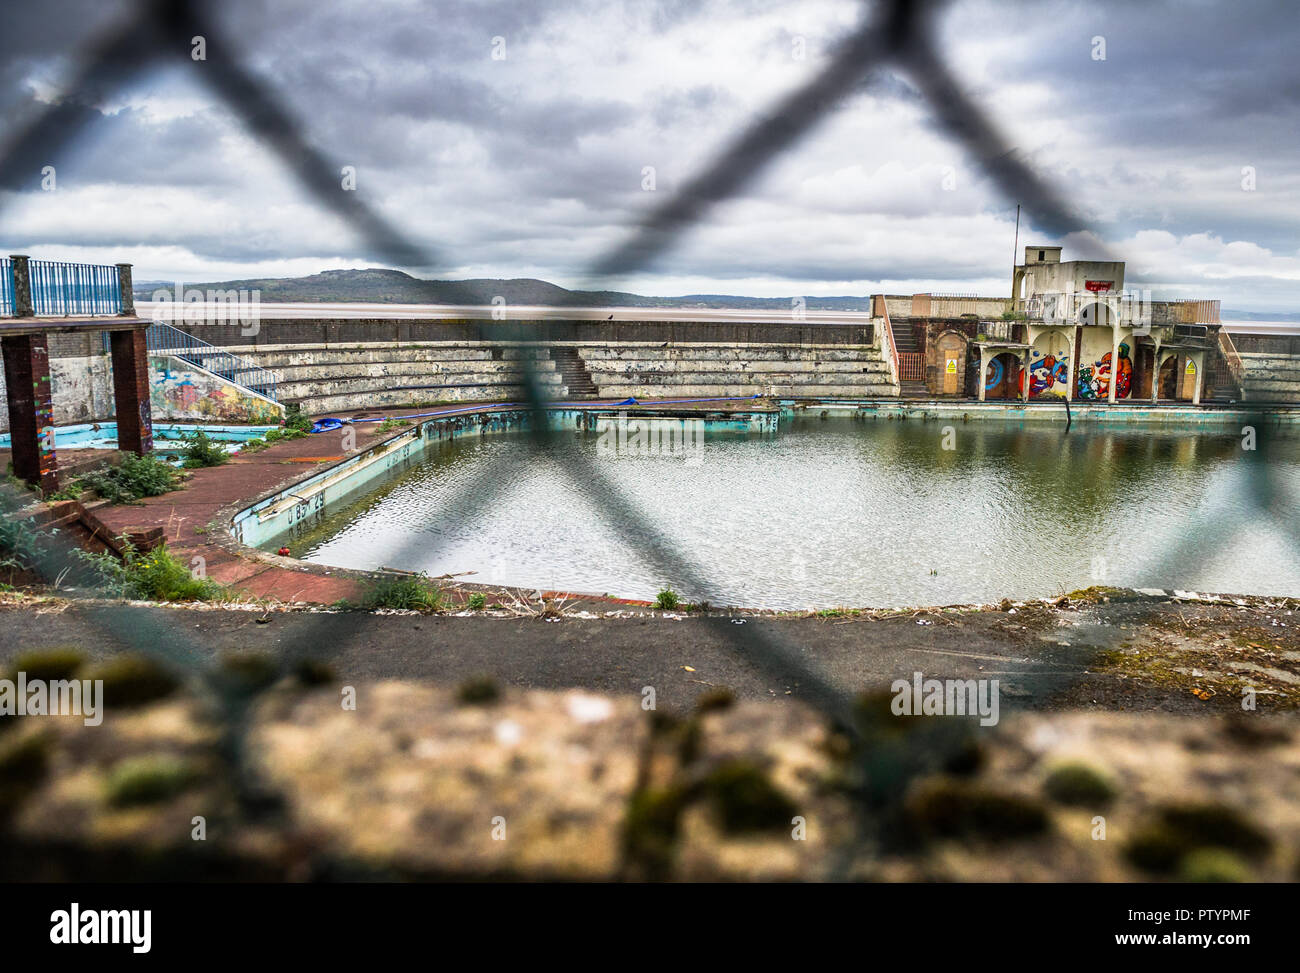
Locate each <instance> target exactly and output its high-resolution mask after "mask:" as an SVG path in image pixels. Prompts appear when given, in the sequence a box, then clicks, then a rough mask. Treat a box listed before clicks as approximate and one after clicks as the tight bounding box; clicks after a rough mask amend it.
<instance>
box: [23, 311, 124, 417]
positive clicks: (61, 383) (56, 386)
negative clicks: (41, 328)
mask: <svg viewBox="0 0 1300 973" xmlns="http://www.w3.org/2000/svg"><path fill="white" fill-rule="evenodd" d="M49 348H50V384H51V385H52V386H53V394H54V422H55V424H56V425H68V424H71V423H76V422H93V421H96V420H100V419H111V418H112V417H113V371H112V368H111V367H110V366H109V360H108V356H107V355H105V354H104V345H103V339H102V338H100V336H99V335H97V334H93V335H86V334H78V335H51V336H50V338H49ZM8 431H9V407H8V396H7V395H6V394H5V380H4V370H3V369H0V432H8Z"/></svg>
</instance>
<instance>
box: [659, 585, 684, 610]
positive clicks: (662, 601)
mask: <svg viewBox="0 0 1300 973" xmlns="http://www.w3.org/2000/svg"><path fill="white" fill-rule="evenodd" d="M678 604H679V599H678V598H677V592H675V591H673V589H672V588H665V589H664V590H663V591H661V592H659V594H658V596H657V597H656V598H655V607H656V608H662V609H663V610H664V611H672V610H673V609H674V608H676V607H677V605H678Z"/></svg>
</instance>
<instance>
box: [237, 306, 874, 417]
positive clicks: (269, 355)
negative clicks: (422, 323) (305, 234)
mask: <svg viewBox="0 0 1300 973" xmlns="http://www.w3.org/2000/svg"><path fill="white" fill-rule="evenodd" d="M846 330H848V331H851V332H861V331H864V330H865V329H860V328H851V329H846ZM549 347H563V348H573V349H574V350H576V351H577V352H578V354H579V356H580V357H581V358H582V360H583V363H584V364H585V366H586V369H587V371H588V373H589V374H590V376H591V379H592V381H593V382H594V383H595V385H596V388H597V393H598V395H599V396H600V397H602V398H620V399H621V398H626V397H628V396H636V397H641V398H688V397H710V396H741V395H761V394H766V393H767V392H768V391H770V390H773V389H774V390H775V391H776V394H778V395H783V396H827V395H846V396H881V395H889V394H891V393H892V386H891V385H890V383H889V377H888V366H887V365H886V363H885V362H884V361H883V360H882V359H881V357H880V352H879V350H878V349H877V348H876V347H874V346H873V345H870V344H868V345H847V344H830V345H804V344H774V343H762V344H750V343H739V344H725V345H724V344H713V343H704V342H699V341H695V342H682V343H679V344H674V343H671V342H667V341H662V342H660V341H655V342H651V341H623V342H617V343H610V344H605V343H589V342H577V341H559V342H555V343H554V344H553V345H550V346H539V345H535V344H530V343H525V342H491V343H488V342H470V341H455V342H447V343H441V344H411V345H408V344H398V343H396V342H375V343H364V344H352V343H345V344H310V345H262V346H258V347H255V348H249V347H244V348H242V349H240V353H241V354H242V355H243V356H244V357H246V358H249V359H251V360H252V361H254V362H256V363H257V364H258V365H261V366H262V367H264V368H269V369H271V370H273V371H275V372H276V373H277V375H279V377H280V384H279V394H280V399H281V401H284V402H294V403H297V404H299V405H300V406H301V407H302V408H303V410H304V411H306V412H308V413H309V414H313V415H320V414H323V413H328V412H350V411H355V410H364V409H375V408H381V407H386V406H401V405H423V404H432V403H435V402H487V401H511V400H519V399H521V398H523V397H524V395H525V394H526V392H525V389H524V384H523V383H524V381H525V375H524V361H525V359H527V360H529V361H531V362H532V365H533V368H534V369H535V370H536V375H537V376H538V378H539V380H540V381H541V383H542V384H543V386H545V390H546V393H547V395H548V396H550V397H552V398H556V399H560V398H564V397H566V396H567V395H568V389H567V388H566V387H565V386H564V384H563V378H562V376H561V375H560V374H559V372H557V371H556V366H555V363H554V362H553V361H552V360H551V358H550V353H549Z"/></svg>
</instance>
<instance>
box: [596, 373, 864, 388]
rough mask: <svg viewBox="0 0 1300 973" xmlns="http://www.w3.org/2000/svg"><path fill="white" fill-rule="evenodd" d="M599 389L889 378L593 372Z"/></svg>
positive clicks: (859, 381)
mask: <svg viewBox="0 0 1300 973" xmlns="http://www.w3.org/2000/svg"><path fill="white" fill-rule="evenodd" d="M592 378H593V379H594V380H595V382H596V384H597V385H598V386H599V387H600V388H602V389H603V388H609V387H614V386H618V387H622V386H624V385H665V386H667V385H749V386H753V387H761V386H763V385H877V384H881V383H885V384H888V378H887V376H884V375H882V374H880V373H872V372H826V373H822V372H789V371H785V372H762V373H757V374H755V373H746V372H733V371H728V372H695V371H689V372H685V371H683V372H641V371H638V372H632V373H622V372H620V373H614V372H593V373H592Z"/></svg>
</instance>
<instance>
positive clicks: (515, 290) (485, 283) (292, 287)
mask: <svg viewBox="0 0 1300 973" xmlns="http://www.w3.org/2000/svg"><path fill="white" fill-rule="evenodd" d="M175 286H176V285H175V282H168V281H140V282H138V283H136V285H135V299H136V300H137V301H147V300H149V299H150V295H152V294H153V292H154V291H155V290H158V289H160V288H161V289H165V290H167V291H168V292H171V291H173V290H174V288H175ZM185 286H187V287H196V288H200V289H202V290H205V291H207V290H257V291H259V292H260V293H261V300H262V301H264V302H266V303H270V304H280V303H290V302H293V303H298V302H317V301H319V302H327V303H344V302H352V303H366V304H491V303H492V298H494V297H498V296H499V297H503V298H505V301H506V303H507V304H511V305H529V304H532V305H538V306H543V307H566V306H568V307H660V308H663V307H700V308H737V309H742V310H783V309H788V308H789V307H790V301H791V300H792V298H789V297H738V296H734V295H729V294H686V295H683V296H681V297H646V296H645V295H643V294H629V293H627V292H625V291H571V290H568V289H567V288H564V287H560V286H559V285H557V284H552V283H549V282H548V281H544V280H534V279H532V278H527V277H524V278H515V279H513V280H497V279H492V278H479V279H475V280H422V279H420V278H419V277H412V276H411V275H410V274H406V273H403V272H402V271H400V270H382V269H370V270H326V271H324V272H323V273H319V274H312V275H311V276H310V277H265V278H256V279H251V280H226V281H220V282H215V283H201V284H187V285H185ZM806 300H807V307H808V309H809V310H812V311H869V310H870V309H871V298H870V297H809V298H807V299H806Z"/></svg>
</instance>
